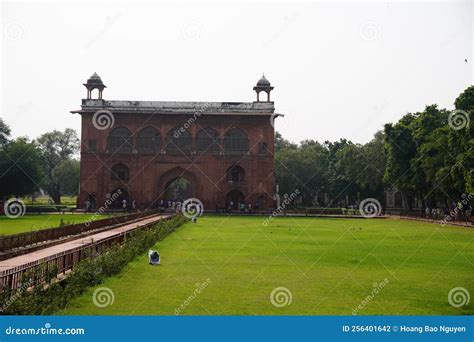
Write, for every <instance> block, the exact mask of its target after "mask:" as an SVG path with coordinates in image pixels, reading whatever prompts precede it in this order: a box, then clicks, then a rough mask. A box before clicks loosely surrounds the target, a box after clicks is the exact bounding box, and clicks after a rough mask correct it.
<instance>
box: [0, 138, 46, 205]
mask: <svg viewBox="0 0 474 342" xmlns="http://www.w3.org/2000/svg"><path fill="white" fill-rule="evenodd" d="M42 176H43V173H42V169H41V157H40V151H39V149H38V147H37V146H36V145H35V144H34V143H33V142H30V141H28V139H26V138H18V139H16V140H10V141H8V142H7V143H5V144H4V145H3V146H2V149H0V197H1V198H6V197H7V196H24V195H28V194H31V193H32V192H34V191H36V190H39V185H40V183H41V179H42Z"/></svg>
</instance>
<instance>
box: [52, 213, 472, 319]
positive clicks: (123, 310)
mask: <svg viewBox="0 0 474 342" xmlns="http://www.w3.org/2000/svg"><path fill="white" fill-rule="evenodd" d="M262 222H263V218H262V217H217V216H214V217H213V216H204V217H201V218H200V219H199V220H198V223H196V224H193V223H187V224H185V225H184V226H182V227H181V228H179V229H178V230H177V231H176V232H174V233H173V234H171V235H170V236H168V237H167V238H166V239H165V240H164V241H162V242H159V243H158V244H157V245H156V246H155V248H157V249H158V250H159V251H160V254H161V257H162V265H161V266H150V265H148V263H147V253H143V255H141V256H140V257H139V258H137V259H136V260H135V261H134V262H132V263H130V264H129V265H128V266H127V267H126V268H125V269H124V271H123V272H122V273H120V274H119V275H117V276H115V277H112V278H109V279H108V280H107V281H105V282H104V283H103V284H101V285H100V286H98V287H96V288H91V289H90V290H89V291H88V292H87V293H85V294H84V295H83V296H81V297H79V298H76V299H75V300H74V301H73V302H72V303H71V304H70V305H69V307H68V308H67V309H66V310H64V311H63V312H61V314H73V315H84V314H93V315H118V314H120V315H130V314H138V315H142V314H143V315H145V314H146V315H150V314H159V315H173V314H176V313H179V314H182V315H196V314H203V315H211V314H212V315H231V314H237V315H240V314H248V315H254V314H258V315H260V314H269V315H274V314H275V315H320V314H330V315H331V314H336V315H351V314H353V313H354V310H355V312H356V313H357V314H359V315H368V314H380V315H388V314H403V315H414V314H417V315H425V314H426V315H435V314H439V315H461V314H474V305H473V303H472V300H471V302H470V303H469V304H468V305H467V306H464V307H461V308H455V307H453V306H451V305H450V304H449V303H448V293H449V291H450V290H451V289H452V288H455V287H464V288H466V289H467V290H468V291H469V292H470V294H471V297H473V296H474V230H472V229H470V228H461V227H448V226H446V227H441V226H440V225H436V224H428V223H421V222H416V221H409V220H394V219H335V218H334V219H329V218H328V219H325V218H277V219H275V220H274V221H273V222H271V223H270V224H269V225H268V226H267V227H264V226H263V225H262ZM381 283H383V284H384V286H383V287H381V286H380V285H381ZM374 286H375V287H376V288H377V289H378V291H377V293H375V294H374V291H375V290H374ZM99 287H107V288H109V289H110V290H111V291H112V292H113V294H114V301H113V303H112V304H111V305H109V306H107V307H103V308H100V307H97V306H96V305H94V303H93V293H94V291H95V290H96V289H98V288H99ZM278 287H285V288H287V289H288V291H289V292H287V294H288V295H287V298H289V296H290V294H289V293H291V303H290V304H289V305H286V306H282V307H277V306H274V305H273V304H272V303H271V300H270V298H271V293H272V291H273V290H274V289H275V288H278ZM197 289H199V291H197ZM285 291H286V290H285ZM198 292H200V293H198ZM370 295H373V297H371V298H369V297H368V296H370ZM283 297H284V296H281V297H279V298H278V296H277V298H276V303H277V304H279V303H281V302H279V299H280V300H281V299H284V298H283ZM97 298H99V297H97ZM368 298H369V299H368ZM283 302H285V301H283ZM286 303H288V300H287V301H286Z"/></svg>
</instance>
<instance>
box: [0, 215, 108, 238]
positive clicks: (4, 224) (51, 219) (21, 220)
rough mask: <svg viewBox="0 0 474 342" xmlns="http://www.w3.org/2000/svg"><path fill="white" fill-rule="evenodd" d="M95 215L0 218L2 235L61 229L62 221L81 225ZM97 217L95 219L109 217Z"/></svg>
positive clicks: (0, 233) (0, 232)
mask: <svg viewBox="0 0 474 342" xmlns="http://www.w3.org/2000/svg"><path fill="white" fill-rule="evenodd" d="M92 216H94V214H32V215H29V214H28V215H24V216H20V217H17V218H9V217H6V216H0V235H10V234H18V233H23V232H30V231H33V230H39V229H45V228H53V227H59V225H60V223H61V219H62V220H63V223H64V224H72V223H80V222H85V221H87V220H89V219H90V218H91V217H92ZM108 216H109V215H97V216H96V217H95V219H100V218H104V217H108Z"/></svg>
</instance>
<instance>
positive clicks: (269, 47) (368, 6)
mask: <svg viewBox="0 0 474 342" xmlns="http://www.w3.org/2000/svg"><path fill="white" fill-rule="evenodd" d="M1 11H2V16H1V17H2V23H1V26H2V31H3V32H2V33H3V34H2V45H1V58H2V61H1V66H2V67H1V69H2V70H1V71H2V92H1V96H2V97H1V101H2V103H1V113H0V116H1V117H2V118H3V119H4V120H5V121H6V122H7V123H8V124H9V125H10V127H11V128H12V131H13V136H14V137H16V136H20V135H27V136H29V137H31V138H35V137H37V136H38V135H40V134H42V133H44V132H46V131H48V130H52V129H64V128H66V127H72V128H75V129H77V130H78V131H79V130H80V117H79V116H77V115H72V114H69V111H70V110H73V109H78V108H80V104H81V99H82V98H83V97H85V95H86V89H85V88H84V87H83V86H82V83H84V82H85V81H86V80H87V78H88V77H89V76H90V75H91V74H92V73H93V72H97V73H98V74H99V75H100V76H101V77H102V80H103V81H104V83H105V84H106V85H107V88H106V89H105V91H104V98H105V99H107V100H156V101H167V100H177V101H253V100H254V99H255V94H254V93H253V91H252V87H253V86H254V85H255V83H256V82H257V80H258V79H259V78H260V76H261V74H262V72H265V75H266V76H267V78H268V79H269V80H270V81H271V82H272V85H273V86H275V90H274V91H273V93H272V99H273V100H274V101H275V106H276V111H277V112H278V113H284V114H285V115H286V117H285V118H283V119H278V120H277V121H278V122H277V124H276V128H277V130H278V131H280V132H281V133H282V134H283V136H284V137H286V138H288V139H290V140H292V141H300V140H303V139H316V140H319V141H321V142H322V141H324V140H336V139H339V138H341V137H345V138H348V139H351V140H353V141H355V142H366V141H368V140H370V139H371V137H372V136H373V134H374V133H375V131H377V130H378V129H381V128H382V127H383V124H384V123H386V122H394V121H397V120H398V119H399V118H400V117H401V116H402V115H403V114H405V113H406V112H408V111H419V110H422V109H423V108H424V106H425V105H426V104H432V103H437V104H439V106H440V107H446V108H448V109H449V108H453V101H454V99H455V98H456V96H457V95H458V94H459V93H460V92H462V91H463V90H464V89H465V88H466V87H468V86H469V85H471V84H472V77H473V68H472V65H473V64H472V62H473V60H472V59H473V58H472V47H473V41H472V38H473V36H472V23H473V11H472V3H471V2H470V1H463V2H461V1H458V2H437V3H434V2H433V3H430V2H423V3H410V2H403V3H400V2H397V3H388V4H387V3H380V2H379V3H377V2H370V3H361V2H351V3H322V2H318V3H296V2H287V3H280V4H275V3H269V2H262V3H260V4H255V3H240V4H239V3H231V4H230V3H222V2H219V3H194V4H192V3H191V4H189V3H182V2H175V3H137V2H131V1H129V2H121V3H117V2H115V3H114V2H110V1H109V2H85V3H81V4H77V3H76V4H74V3H66V2H64V1H62V2H36V3H32V2H26V3H18V2H15V3H5V2H4V3H2V9H1ZM466 58H467V60H468V62H467V63H466V62H465V61H464V59H466Z"/></svg>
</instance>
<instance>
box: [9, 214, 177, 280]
mask: <svg viewBox="0 0 474 342" xmlns="http://www.w3.org/2000/svg"><path fill="white" fill-rule="evenodd" d="M168 216H169V215H163V214H158V215H154V216H151V217H147V218H144V219H143V220H141V221H138V222H133V223H130V224H127V225H124V226H121V227H118V228H114V229H110V230H107V231H104V232H100V233H97V234H93V235H89V236H86V237H82V238H78V239H75V240H72V241H68V242H65V243H61V244H58V245H55V246H51V247H47V248H44V249H40V250H37V251H34V252H31V253H28V254H23V255H20V256H16V257H13V258H11V259H7V260H3V261H0V272H3V271H7V270H9V269H11V268H15V267H19V266H22V265H26V264H29V263H31V262H35V261H37V260H41V259H45V258H47V257H49V256H52V255H55V254H58V253H61V252H65V251H68V250H72V249H75V248H77V247H80V246H82V245H86V244H90V243H91V242H93V241H100V240H103V239H106V238H109V237H112V236H114V235H119V234H121V233H123V232H126V231H129V230H133V229H135V228H137V227H140V226H144V225H147V224H150V223H153V222H157V221H159V220H161V219H163V218H165V217H168Z"/></svg>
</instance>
